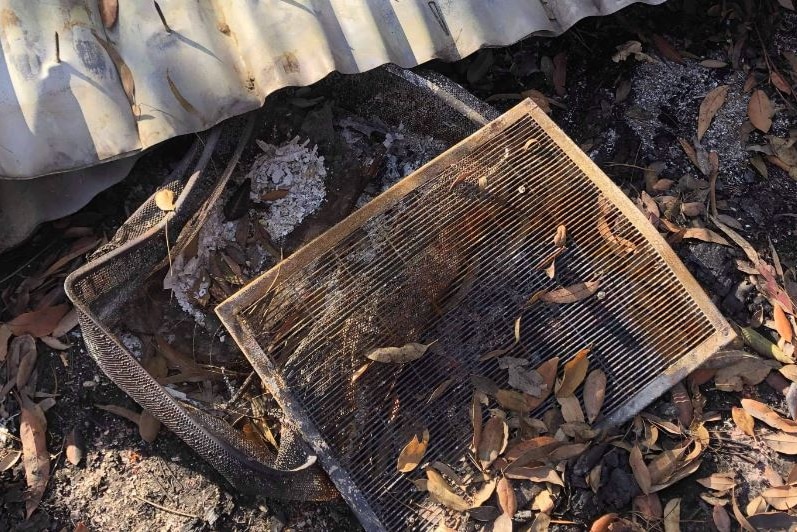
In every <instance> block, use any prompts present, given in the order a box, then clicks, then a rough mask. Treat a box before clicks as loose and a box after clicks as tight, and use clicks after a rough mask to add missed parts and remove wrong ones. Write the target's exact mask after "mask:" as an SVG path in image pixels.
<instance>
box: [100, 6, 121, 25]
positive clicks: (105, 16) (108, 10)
mask: <svg viewBox="0 0 797 532" xmlns="http://www.w3.org/2000/svg"><path fill="white" fill-rule="evenodd" d="M118 13H119V1H118V0H100V20H102V25H103V26H105V27H106V28H107V29H111V28H113V26H114V24H116V17H117V14H118Z"/></svg>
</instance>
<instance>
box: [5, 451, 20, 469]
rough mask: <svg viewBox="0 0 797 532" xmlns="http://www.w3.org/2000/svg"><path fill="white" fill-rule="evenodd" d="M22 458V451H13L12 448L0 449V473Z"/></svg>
mask: <svg viewBox="0 0 797 532" xmlns="http://www.w3.org/2000/svg"><path fill="white" fill-rule="evenodd" d="M20 458H22V451H15V450H13V449H3V450H0V473H3V472H4V471H8V470H9V469H11V468H12V467H14V466H15V465H17V462H19V459H20Z"/></svg>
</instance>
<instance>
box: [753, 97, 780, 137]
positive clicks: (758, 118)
mask: <svg viewBox="0 0 797 532" xmlns="http://www.w3.org/2000/svg"><path fill="white" fill-rule="evenodd" d="M774 114H775V111H774V110H773V108H772V102H771V101H770V100H769V97H768V96H767V94H766V93H765V92H764V91H762V90H761V89H757V90H755V91H753V94H752V95H751V96H750V101H749V102H748V103H747V116H748V117H749V118H750V123H752V124H753V126H754V127H755V128H756V129H759V130H761V131H763V132H764V133H767V132H769V129H770V128H771V127H772V115H774Z"/></svg>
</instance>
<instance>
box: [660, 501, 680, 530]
mask: <svg viewBox="0 0 797 532" xmlns="http://www.w3.org/2000/svg"><path fill="white" fill-rule="evenodd" d="M663 515H664V532H681V499H678V498H676V499H670V500H669V501H667V504H665V505H664V512H663Z"/></svg>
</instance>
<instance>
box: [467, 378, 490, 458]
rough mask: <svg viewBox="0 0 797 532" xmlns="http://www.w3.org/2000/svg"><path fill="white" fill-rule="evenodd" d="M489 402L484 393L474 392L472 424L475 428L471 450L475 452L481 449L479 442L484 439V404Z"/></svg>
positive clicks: (471, 412) (471, 403)
mask: <svg viewBox="0 0 797 532" xmlns="http://www.w3.org/2000/svg"><path fill="white" fill-rule="evenodd" d="M486 402H487V396H486V395H484V394H483V393H482V392H480V391H478V390H476V391H474V392H473V398H472V399H471V401H470V422H471V426H472V427H473V441H472V442H471V448H472V449H473V451H474V452H475V451H476V450H478V448H479V442H480V441H481V439H482V403H486Z"/></svg>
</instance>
